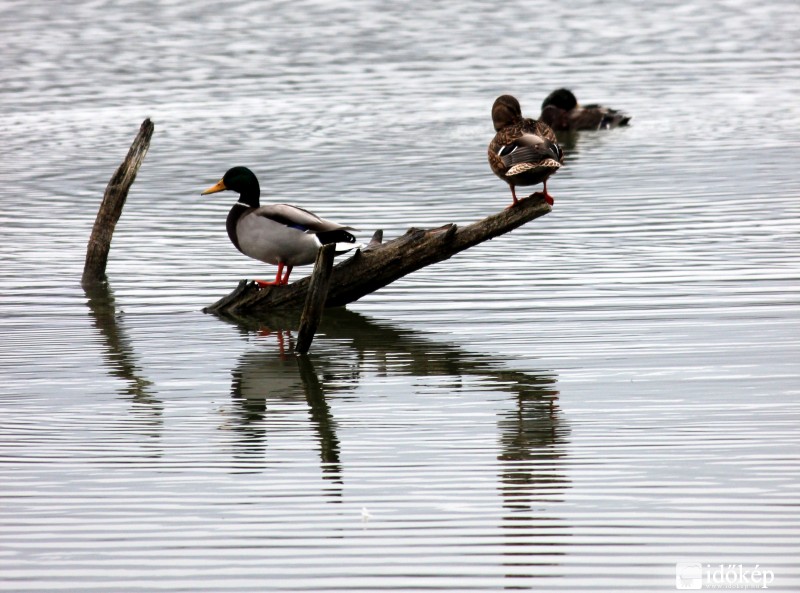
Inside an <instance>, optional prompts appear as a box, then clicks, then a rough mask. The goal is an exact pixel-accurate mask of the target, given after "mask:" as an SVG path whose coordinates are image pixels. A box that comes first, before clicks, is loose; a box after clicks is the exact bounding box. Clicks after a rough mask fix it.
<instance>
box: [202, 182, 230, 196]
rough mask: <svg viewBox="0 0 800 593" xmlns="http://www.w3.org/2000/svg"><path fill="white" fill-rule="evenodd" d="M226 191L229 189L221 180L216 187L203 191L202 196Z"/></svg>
mask: <svg viewBox="0 0 800 593" xmlns="http://www.w3.org/2000/svg"><path fill="white" fill-rule="evenodd" d="M226 189H228V188H227V187H225V183H224V182H223V181H222V179H220V180H219V181H217V183H216V184H215V185H212V186H211V187H209V188H208V189H207V190H205V191H201V192H200V195H201V196H205V195H206V194H215V193H217V192H218V191H225V190H226Z"/></svg>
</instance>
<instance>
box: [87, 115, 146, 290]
mask: <svg viewBox="0 0 800 593" xmlns="http://www.w3.org/2000/svg"><path fill="white" fill-rule="evenodd" d="M153 129H154V126H153V122H152V121H150V118H148V119H146V120H144V122H142V125H141V127H140V128H139V133H138V134H137V135H136V138H135V139H134V140H133V144H131V147H130V149H129V150H128V155H127V156H126V157H125V160H124V161H122V164H121V165H120V166H119V167H118V168H117V170H116V171H115V172H114V175H112V177H111V180H110V181H109V182H108V185H107V186H106V191H105V194H104V195H103V202H102V203H101V204H100V210H98V212H97V218H96V219H95V221H94V227H93V228H92V235H91V237H89V245H88V246H87V247H86V261H85V263H84V265H83V276H82V277H81V285H82V286H83V287H87V286H91V285H94V284H101V283H103V282H105V280H106V264H107V263H108V251H109V249H111V237H112V235H113V234H114V228H115V227H116V226H117V221H118V220H119V217H120V216H121V215H122V208H123V207H124V206H125V200H126V199H127V198H128V190H129V189H130V187H131V185H132V184H133V181H134V180H135V179H136V173H137V172H138V171H139V167H140V166H141V165H142V161H143V160H144V156H145V155H146V154H147V149H148V148H150V138H151V137H152V136H153Z"/></svg>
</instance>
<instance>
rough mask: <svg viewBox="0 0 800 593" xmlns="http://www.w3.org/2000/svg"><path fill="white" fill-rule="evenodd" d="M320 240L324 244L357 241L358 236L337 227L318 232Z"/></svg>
mask: <svg viewBox="0 0 800 593" xmlns="http://www.w3.org/2000/svg"><path fill="white" fill-rule="evenodd" d="M317 238H318V239H319V242H320V243H322V244H323V245H327V244H328V243H355V242H356V238H355V237H354V236H353V235H352V234H350V233H348V232H347V231H345V230H344V229H336V230H333V231H320V232H318V233H317Z"/></svg>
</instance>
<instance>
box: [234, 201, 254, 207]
mask: <svg viewBox="0 0 800 593" xmlns="http://www.w3.org/2000/svg"><path fill="white" fill-rule="evenodd" d="M236 205H237V206H244V207H245V208H252V206H251V205H250V204H245V203H244V202H236Z"/></svg>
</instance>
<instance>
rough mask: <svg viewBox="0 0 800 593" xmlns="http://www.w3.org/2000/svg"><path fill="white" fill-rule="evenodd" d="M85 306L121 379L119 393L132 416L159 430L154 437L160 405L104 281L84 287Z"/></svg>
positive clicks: (160, 425) (110, 362)
mask: <svg viewBox="0 0 800 593" xmlns="http://www.w3.org/2000/svg"><path fill="white" fill-rule="evenodd" d="M84 293H85V294H86V297H87V299H88V300H87V305H88V306H89V311H90V313H91V316H92V321H93V323H94V326H95V327H96V328H97V329H98V330H99V331H100V335H101V336H102V337H103V342H104V344H105V358H106V361H107V363H108V368H109V369H110V372H111V374H112V375H113V376H114V377H117V378H119V379H121V380H122V381H123V382H124V385H125V386H124V387H123V389H122V394H123V395H124V396H126V397H129V398H130V400H131V402H132V404H133V407H132V410H131V411H132V412H133V414H134V416H135V417H137V418H138V419H139V420H141V421H143V422H144V424H145V425H146V426H147V425H149V426H151V427H154V428H157V429H159V430H158V431H155V432H153V433H152V434H151V436H158V435H159V434H160V429H161V427H162V423H163V420H162V414H163V412H164V405H163V403H162V402H161V400H159V399H158V398H157V397H156V396H155V394H154V390H153V388H152V387H153V384H152V383H151V382H150V381H148V380H147V379H145V378H144V377H143V376H142V370H141V369H140V368H139V365H138V364H137V362H136V356H135V353H134V350H133V346H132V345H131V342H130V339H129V338H128V336H127V334H126V332H125V330H124V328H123V327H122V326H121V325H120V323H119V320H120V315H119V314H118V312H117V308H116V304H115V301H114V293H113V291H112V290H111V288H110V287H109V286H108V285H107V284H103V285H100V286H92V287H85V288H84Z"/></svg>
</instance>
